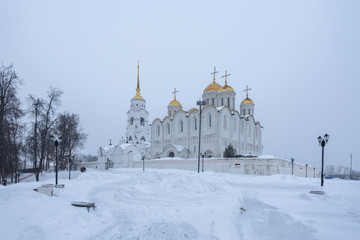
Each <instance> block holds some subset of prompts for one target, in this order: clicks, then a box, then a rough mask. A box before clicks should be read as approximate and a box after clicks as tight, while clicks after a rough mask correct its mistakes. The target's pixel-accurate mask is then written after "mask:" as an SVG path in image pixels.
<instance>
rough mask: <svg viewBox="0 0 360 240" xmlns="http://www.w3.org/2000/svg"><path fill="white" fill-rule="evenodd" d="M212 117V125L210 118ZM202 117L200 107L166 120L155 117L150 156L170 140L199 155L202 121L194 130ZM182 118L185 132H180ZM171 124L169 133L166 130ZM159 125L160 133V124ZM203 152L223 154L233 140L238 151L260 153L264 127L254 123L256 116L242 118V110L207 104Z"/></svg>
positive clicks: (156, 154) (203, 119) (190, 152)
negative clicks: (158, 132)
mask: <svg viewBox="0 0 360 240" xmlns="http://www.w3.org/2000/svg"><path fill="white" fill-rule="evenodd" d="M210 116H211V126H209V117H210ZM195 119H197V121H198V120H199V112H198V111H197V110H192V111H190V113H189V115H188V116H187V113H186V112H185V111H183V110H180V111H178V112H177V113H176V114H175V115H174V117H173V119H170V118H169V117H165V118H164V120H163V122H161V121H160V119H156V120H154V122H153V125H152V128H151V144H152V145H151V156H152V157H153V158H154V157H157V156H159V155H161V154H162V152H163V149H164V148H165V147H166V146H167V145H168V144H170V143H172V144H175V145H182V146H184V147H186V148H187V149H188V151H189V157H190V158H191V157H196V156H197V154H198V133H199V127H200V124H199V121H198V123H197V129H196V130H195V126H194V120H195ZM181 121H182V122H183V131H182V132H181ZM167 124H169V126H170V134H169V133H168V130H167V126H168V125H167ZM158 126H159V127H160V136H158V135H157V127H158ZM201 132H202V134H201V136H202V137H201V149H200V151H201V152H202V153H208V154H210V153H211V156H212V157H222V155H223V152H224V150H225V148H226V146H228V145H229V144H230V143H231V144H232V145H233V146H234V147H235V148H236V150H237V153H238V154H242V155H246V154H248V155H261V153H262V144H261V126H260V125H259V124H256V123H255V120H254V117H253V116H248V117H246V118H244V117H240V114H239V112H237V111H235V112H233V113H231V112H230V110H229V109H228V108H227V107H224V108H222V109H221V110H218V109H217V108H215V107H213V106H206V107H205V108H204V109H203V112H202V127H201Z"/></svg>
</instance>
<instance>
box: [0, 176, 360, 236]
mask: <svg viewBox="0 0 360 240" xmlns="http://www.w3.org/2000/svg"><path fill="white" fill-rule="evenodd" d="M72 177H73V179H71V180H68V179H67V178H68V172H61V173H60V174H59V184H65V188H63V189H60V188H54V196H52V197H49V196H47V195H44V194H41V193H38V192H35V191H33V189H34V188H37V187H39V186H41V185H42V184H50V183H54V181H55V180H54V173H46V174H43V175H42V176H40V180H41V182H34V181H31V182H22V183H19V184H12V185H8V186H6V187H4V186H0V214H1V216H2V217H1V218H0V229H1V235H2V236H3V238H2V239H30V240H32V239H36V240H38V239H156V240H159V239H341V238H346V239H358V236H359V229H360V204H359V202H360V191H359V189H360V188H359V187H360V182H358V181H345V180H340V179H330V180H326V181H325V186H324V187H320V179H310V178H300V177H295V176H291V175H273V176H250V175H239V174H225V173H213V172H204V173H200V174H198V173H197V172H191V171H182V170H168V169H167V170H155V169H146V170H145V171H144V172H143V171H142V169H111V170H110V171H106V172H101V171H95V170H91V169H89V170H88V171H87V172H85V173H79V172H72ZM27 181H30V180H29V179H27ZM312 190H322V191H325V192H326V194H325V195H315V194H310V193H309V192H310V191H312ZM74 201H76V202H94V203H95V204H96V208H95V210H93V209H90V211H89V212H88V211H87V210H86V208H85V209H84V208H78V207H74V206H72V205H71V202H74Z"/></svg>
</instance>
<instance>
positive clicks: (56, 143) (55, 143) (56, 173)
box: [50, 136, 62, 185]
mask: <svg viewBox="0 0 360 240" xmlns="http://www.w3.org/2000/svg"><path fill="white" fill-rule="evenodd" d="M50 138H51V139H55V141H54V145H55V156H56V160H55V161H56V162H55V185H58V153H57V149H58V146H59V143H61V142H62V138H61V137H60V138H59V139H57V138H56V137H54V136H51V137H50Z"/></svg>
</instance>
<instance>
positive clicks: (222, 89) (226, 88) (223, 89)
mask: <svg viewBox="0 0 360 240" xmlns="http://www.w3.org/2000/svg"><path fill="white" fill-rule="evenodd" d="M224 91H229V92H234V89H233V88H232V87H230V86H229V85H227V80H225V85H224V86H222V87H221V89H220V90H219V92H224Z"/></svg>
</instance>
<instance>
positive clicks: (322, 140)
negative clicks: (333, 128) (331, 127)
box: [318, 134, 329, 186]
mask: <svg viewBox="0 0 360 240" xmlns="http://www.w3.org/2000/svg"><path fill="white" fill-rule="evenodd" d="M318 141H319V145H320V146H321V152H322V155H321V186H324V147H325V145H326V144H327V142H328V141H329V135H328V134H325V135H324V137H321V136H319V137H318Z"/></svg>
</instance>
